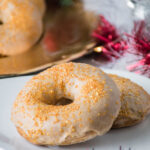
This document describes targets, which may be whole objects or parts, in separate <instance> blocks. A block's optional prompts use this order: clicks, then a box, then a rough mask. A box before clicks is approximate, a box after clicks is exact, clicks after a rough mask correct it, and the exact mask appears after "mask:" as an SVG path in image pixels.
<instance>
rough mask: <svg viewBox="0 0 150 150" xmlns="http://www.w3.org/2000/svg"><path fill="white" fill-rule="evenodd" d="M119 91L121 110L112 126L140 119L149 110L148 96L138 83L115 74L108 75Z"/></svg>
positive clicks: (149, 97) (134, 123)
mask: <svg viewBox="0 0 150 150" xmlns="http://www.w3.org/2000/svg"><path fill="white" fill-rule="evenodd" d="M109 76H110V77H111V78H112V79H113V80H114V81H115V83H116V84H117V86H118V88H119V90H120V92H121V110H120V112H119V115H118V117H117V119H116V120H115V122H114V124H113V128H121V127H128V126H132V125H136V124H137V123H139V122H140V121H142V120H143V119H144V118H145V117H146V116H147V115H148V113H149V110H150V96H149V94H148V93H147V92H146V91H145V90H144V89H143V88H142V87H141V86H139V85H137V84H136V83H133V82H132V81H130V80H129V79H126V78H123V77H119V76H117V75H111V74H110V75H109Z"/></svg>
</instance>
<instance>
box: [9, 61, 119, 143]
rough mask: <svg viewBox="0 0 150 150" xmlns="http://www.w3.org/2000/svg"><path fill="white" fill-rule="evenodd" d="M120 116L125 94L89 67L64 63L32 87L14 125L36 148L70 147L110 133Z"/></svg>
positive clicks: (19, 103) (16, 108)
mask: <svg viewBox="0 0 150 150" xmlns="http://www.w3.org/2000/svg"><path fill="white" fill-rule="evenodd" d="M67 99H68V100H69V102H67ZM61 102H62V103H61ZM119 110H120V92H119V90H118V88H117V86H116V84H115V83H114V82H113V80H112V79H111V78H110V77H109V76H108V75H106V74H105V73H104V72H103V71H101V70H100V69H97V68H95V67H93V66H90V65H87V64H81V63H65V64H60V65H57V66H54V67H52V68H50V69H47V70H46V71H44V72H42V73H40V74H38V75H36V76H35V77H33V78H32V79H31V80H30V81H29V82H27V84H26V85H25V87H24V88H23V89H22V90H21V92H20V93H19V95H18V96H17V98H16V100H15V102H14V104H13V108H12V113H11V119H12V122H13V123H14V124H15V126H16V128H17V130H18V132H19V133H20V134H21V135H22V136H23V137H24V138H26V139H27V140H28V141H30V142H31V143H34V144H37V145H70V144H75V143H80V142H83V141H86V140H89V139H91V138H94V137H95V136H97V135H103V134H104V133H106V132H107V131H108V130H109V129H110V128H111V127H112V124H113V122H114V120H115V119H116V117H117V116H118V113H119Z"/></svg>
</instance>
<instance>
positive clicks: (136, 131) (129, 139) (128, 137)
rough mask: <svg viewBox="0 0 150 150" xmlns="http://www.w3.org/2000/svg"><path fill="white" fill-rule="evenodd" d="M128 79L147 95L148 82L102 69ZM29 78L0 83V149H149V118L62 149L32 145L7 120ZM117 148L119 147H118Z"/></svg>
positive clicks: (5, 80)
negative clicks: (139, 86) (138, 85)
mask: <svg viewBox="0 0 150 150" xmlns="http://www.w3.org/2000/svg"><path fill="white" fill-rule="evenodd" d="M105 71H106V72H108V73H114V74H118V75H120V76H124V77H127V78H130V79H131V80H132V81H134V82H136V83H138V84H140V85H141V86H143V88H144V89H145V90H147V91H148V92H149V93H150V79H148V78H145V77H142V76H138V75H136V74H133V73H128V72H121V71H115V70H105ZM30 78H31V76H26V77H17V78H10V79H1V80H0V150H48V149H49V150H50V149H52V150H53V149H54V150H55V149H61V150H64V149H67V150H76V149H81V150H92V149H94V150H120V149H121V150H130V148H131V149H132V150H150V116H149V117H148V118H147V119H146V120H144V121H143V122H142V123H140V124H138V125H136V126H133V127H129V128H124V129H116V130H111V131H110V132H108V133H107V134H106V135H104V136H101V137H96V138H95V139H93V140H90V141H87V142H84V143H81V144H76V145H72V146H65V147H41V146H35V145H32V144H30V143H29V142H27V141H26V140H24V138H22V137H21V136H20V135H19V134H18V133H17V131H16V129H15V127H14V125H13V124H12V122H11V120H10V113H11V107H12V104H13V101H14V100H15V97H16V96H17V94H18V92H19V91H20V89H22V87H23V86H24V84H25V83H26V81H28V80H29V79H30ZM120 146H121V147H122V148H120Z"/></svg>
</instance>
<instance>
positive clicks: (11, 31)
mask: <svg viewBox="0 0 150 150" xmlns="http://www.w3.org/2000/svg"><path fill="white" fill-rule="evenodd" d="M44 3H45V2H44V0H1V1H0V19H1V24H0V35H1V36H0V54H2V55H16V54H19V53H22V52H24V51H27V50H29V48H31V47H32V46H33V45H34V44H35V42H37V40H38V39H39V38H40V36H41V34H42V30H43V29H42V28H43V23H42V17H43V14H44V10H45V6H44Z"/></svg>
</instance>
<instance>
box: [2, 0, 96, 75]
mask: <svg viewBox="0 0 150 150" xmlns="http://www.w3.org/2000/svg"><path fill="white" fill-rule="evenodd" d="M97 18H98V17H97V16H96V15H95V14H93V13H92V12H88V11H85V10H84V8H83V5H82V3H77V4H75V5H73V6H69V7H59V6H55V7H54V6H51V5H50V6H47V12H46V15H45V17H44V21H43V22H44V32H48V31H50V32H52V34H53V36H55V37H56V40H55V45H59V46H58V50H57V52H52V53H51V52H49V51H47V50H45V46H44V44H43V37H41V40H40V41H39V42H38V43H37V44H36V45H35V46H33V47H32V48H31V50H29V51H27V52H25V53H22V54H20V55H16V56H9V57H0V77H10V76H18V75H23V74H29V73H34V72H38V71H41V70H43V69H46V68H48V67H51V66H53V65H55V64H60V63H63V62H68V61H71V60H73V59H76V58H79V57H81V56H83V55H85V54H87V53H89V52H91V48H92V47H94V45H95V42H94V41H93V40H92V38H91V32H92V30H93V29H94V28H95V26H96V24H97V20H98V19H97ZM72 32H74V33H72ZM74 34H75V35H74ZM43 36H44V35H43ZM70 37H71V38H73V40H72V39H71V38H70ZM70 39H71V41H69V40H70Z"/></svg>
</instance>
